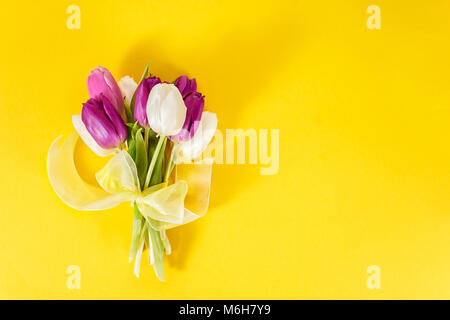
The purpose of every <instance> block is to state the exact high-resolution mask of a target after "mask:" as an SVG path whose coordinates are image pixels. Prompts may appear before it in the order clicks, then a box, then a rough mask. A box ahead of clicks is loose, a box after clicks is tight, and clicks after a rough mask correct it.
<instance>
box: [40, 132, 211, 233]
mask: <svg viewBox="0 0 450 320" xmlns="http://www.w3.org/2000/svg"><path fill="white" fill-rule="evenodd" d="M78 138H79V136H78V134H76V133H74V134H72V135H71V136H70V137H69V138H68V139H67V140H66V141H65V142H64V143H63V144H62V145H61V146H60V147H58V140H59V138H58V139H56V140H55V141H54V142H53V144H52V145H51V147H50V150H49V152H48V157H47V172H48V176H49V180H50V184H51V185H52V187H53V189H54V190H55V192H56V194H57V195H58V196H59V197H60V198H61V200H62V201H63V202H64V203H66V204H67V205H68V206H70V207H72V208H74V209H77V210H105V209H110V208H113V207H115V206H117V205H119V204H120V203H122V202H124V201H135V202H136V204H137V206H138V208H139V210H140V212H141V213H142V215H143V216H144V217H145V218H146V219H147V220H148V221H149V223H150V225H151V226H152V227H153V228H154V229H156V230H159V231H161V230H166V229H169V228H173V227H176V226H179V225H182V224H186V223H189V222H191V221H194V220H195V219H197V218H199V217H201V216H203V215H204V214H205V213H206V211H207V209H208V204H209V193H210V185H211V167H212V161H211V160H207V161H203V162H202V163H196V164H178V165H177V166H176V178H175V182H174V183H173V184H171V185H168V184H167V183H161V184H158V185H155V186H152V187H150V188H147V189H145V190H144V191H141V190H140V188H139V179H138V175H137V169H136V165H135V163H134V161H133V159H132V158H131V156H130V155H129V154H128V153H127V152H126V151H124V150H121V151H119V152H118V153H117V154H116V155H115V156H114V157H112V158H111V159H110V160H109V161H108V163H107V164H106V165H105V166H104V167H103V168H102V169H101V170H100V171H99V172H97V173H96V175H95V176H96V179H97V182H98V184H99V186H94V185H91V184H89V183H87V182H86V181H84V180H83V179H82V178H81V177H80V175H79V174H78V171H77V169H76V166H75V163H74V150H75V145H76V143H77V141H78ZM188 186H189V188H188Z"/></svg>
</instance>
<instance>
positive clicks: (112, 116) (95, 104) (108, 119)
mask: <svg viewBox="0 0 450 320" xmlns="http://www.w3.org/2000/svg"><path fill="white" fill-rule="evenodd" d="M81 120H82V121H83V123H84V125H85V126H86V129H87V131H88V132H89V133H90V134H91V136H92V138H94V140H95V141H96V142H97V143H98V145H99V146H101V147H102V148H105V149H110V148H116V147H118V146H119V145H120V144H121V143H123V142H124V141H125V140H126V139H127V128H126V126H125V124H124V123H123V120H122V118H121V117H120V115H119V113H118V112H117V110H116V109H115V108H114V106H113V105H112V103H111V102H110V101H109V100H108V98H107V97H106V96H104V95H100V96H99V99H92V98H91V99H89V100H88V101H87V102H86V103H83V109H82V110H81Z"/></svg>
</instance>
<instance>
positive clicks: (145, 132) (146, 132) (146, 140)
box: [144, 128, 150, 150]
mask: <svg viewBox="0 0 450 320" xmlns="http://www.w3.org/2000/svg"><path fill="white" fill-rule="evenodd" d="M149 133H150V128H145V131H144V143H145V149H147V150H148V136H149Z"/></svg>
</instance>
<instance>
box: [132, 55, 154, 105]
mask: <svg viewBox="0 0 450 320" xmlns="http://www.w3.org/2000/svg"><path fill="white" fill-rule="evenodd" d="M149 65H150V62H149V63H147V66H146V67H145V69H144V72H143V73H142V76H141V80H139V83H138V86H139V85H140V84H141V82H142V80H144V79H145V77H146V76H147V73H148V67H149ZM136 92H137V90H135V91H134V93H133V98H131V102H130V111H131V113H132V114H133V112H134V101H135V100H136Z"/></svg>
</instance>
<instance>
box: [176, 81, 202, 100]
mask: <svg viewBox="0 0 450 320" xmlns="http://www.w3.org/2000/svg"><path fill="white" fill-rule="evenodd" d="M173 84H174V85H175V86H176V87H177V88H178V90H180V92H181V95H182V96H183V98H185V97H186V96H187V95H188V94H190V93H192V92H195V91H197V81H195V79H189V78H188V77H187V76H181V77H178V78H177V79H176V80H175V81H174V83H173Z"/></svg>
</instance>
